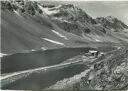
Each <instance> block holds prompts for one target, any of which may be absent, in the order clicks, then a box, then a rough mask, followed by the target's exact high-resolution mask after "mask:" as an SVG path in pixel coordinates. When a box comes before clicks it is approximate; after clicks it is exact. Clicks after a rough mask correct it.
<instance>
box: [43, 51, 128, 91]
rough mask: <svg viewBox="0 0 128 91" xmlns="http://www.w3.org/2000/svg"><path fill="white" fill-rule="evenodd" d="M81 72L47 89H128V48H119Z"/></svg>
mask: <svg viewBox="0 0 128 91" xmlns="http://www.w3.org/2000/svg"><path fill="white" fill-rule="evenodd" d="M87 66H88V69H86V70H85V71H84V72H82V73H81V74H78V75H75V76H74V77H71V78H68V79H64V80H61V81H59V82H57V83H56V84H55V85H53V86H50V87H49V88H46V89H68V90H69V89H71V90H85V89H86V90H114V89H115V90H126V89H128V50H126V49H119V50H116V51H112V52H109V53H107V54H105V55H102V56H101V57H99V58H98V59H96V60H94V62H92V63H91V64H90V65H87Z"/></svg>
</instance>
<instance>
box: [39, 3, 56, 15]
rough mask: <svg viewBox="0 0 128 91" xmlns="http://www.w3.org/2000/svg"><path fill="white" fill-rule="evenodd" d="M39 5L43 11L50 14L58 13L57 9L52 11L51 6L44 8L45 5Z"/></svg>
mask: <svg viewBox="0 0 128 91" xmlns="http://www.w3.org/2000/svg"><path fill="white" fill-rule="evenodd" d="M38 7H39V8H40V9H41V10H42V11H44V12H45V13H46V14H48V15H51V14H55V13H58V11H57V10H54V11H50V10H49V8H44V7H42V6H41V5H38Z"/></svg>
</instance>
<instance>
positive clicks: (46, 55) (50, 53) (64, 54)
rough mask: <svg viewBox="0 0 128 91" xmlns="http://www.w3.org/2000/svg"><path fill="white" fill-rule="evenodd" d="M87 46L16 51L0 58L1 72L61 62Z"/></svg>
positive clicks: (84, 50) (84, 49)
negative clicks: (29, 51)
mask: <svg viewBox="0 0 128 91" xmlns="http://www.w3.org/2000/svg"><path fill="white" fill-rule="evenodd" d="M88 50H89V48H61V49H53V50H46V51H41V50H40V51H35V52H31V53H17V54H13V55H10V56H5V57H3V58H2V59H1V61H2V62H1V64H2V65H1V73H9V72H15V71H22V70H26V69H32V68H37V67H43V66H49V65H54V64H58V63H61V62H63V61H65V60H66V59H68V58H71V57H73V56H76V55H78V54H80V53H82V52H87V51H88Z"/></svg>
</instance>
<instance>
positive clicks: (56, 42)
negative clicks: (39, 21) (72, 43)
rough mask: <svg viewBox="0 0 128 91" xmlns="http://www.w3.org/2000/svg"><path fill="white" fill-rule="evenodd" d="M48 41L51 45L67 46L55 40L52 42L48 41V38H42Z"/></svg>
mask: <svg viewBox="0 0 128 91" xmlns="http://www.w3.org/2000/svg"><path fill="white" fill-rule="evenodd" d="M42 39H44V40H46V41H49V42H51V43H55V44H58V45H62V46H65V45H64V43H61V42H58V41H55V40H51V39H48V38H42Z"/></svg>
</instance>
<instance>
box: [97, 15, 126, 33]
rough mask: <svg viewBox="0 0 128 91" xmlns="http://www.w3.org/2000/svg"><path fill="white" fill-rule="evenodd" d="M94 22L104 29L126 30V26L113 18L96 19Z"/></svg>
mask: <svg viewBox="0 0 128 91" xmlns="http://www.w3.org/2000/svg"><path fill="white" fill-rule="evenodd" d="M96 21H97V23H100V24H102V25H103V26H104V27H105V28H108V29H114V30H115V31H121V30H124V29H128V26H127V25H126V24H124V23H123V22H122V21H121V20H119V19H117V18H116V17H114V16H106V17H97V18H96Z"/></svg>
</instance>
